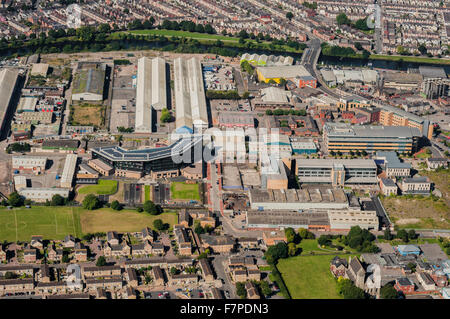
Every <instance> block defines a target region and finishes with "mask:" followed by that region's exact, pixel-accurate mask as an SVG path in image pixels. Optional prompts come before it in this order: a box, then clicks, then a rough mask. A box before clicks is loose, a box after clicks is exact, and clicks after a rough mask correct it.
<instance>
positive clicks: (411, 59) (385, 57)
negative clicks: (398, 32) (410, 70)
mask: <svg viewBox="0 0 450 319" xmlns="http://www.w3.org/2000/svg"><path fill="white" fill-rule="evenodd" d="M370 59H371V60H388V61H400V60H402V61H404V62H415V63H431V64H450V60H449V59H438V58H427V57H415V56H398V55H394V56H392V55H381V54H371V55H370Z"/></svg>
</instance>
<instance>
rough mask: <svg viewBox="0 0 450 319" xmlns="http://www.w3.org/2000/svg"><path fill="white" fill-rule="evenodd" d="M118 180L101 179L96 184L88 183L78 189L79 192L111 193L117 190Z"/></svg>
mask: <svg viewBox="0 0 450 319" xmlns="http://www.w3.org/2000/svg"><path fill="white" fill-rule="evenodd" d="M117 184H118V182H117V181H113V180H107V179H100V180H99V181H98V184H96V185H87V186H83V187H80V188H79V189H78V194H97V195H111V194H114V193H115V192H116V191H117Z"/></svg>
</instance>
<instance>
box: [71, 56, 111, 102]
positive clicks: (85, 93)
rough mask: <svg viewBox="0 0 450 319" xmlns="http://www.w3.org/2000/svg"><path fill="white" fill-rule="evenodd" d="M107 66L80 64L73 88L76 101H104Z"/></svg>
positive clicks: (73, 96)
mask: <svg viewBox="0 0 450 319" xmlns="http://www.w3.org/2000/svg"><path fill="white" fill-rule="evenodd" d="M105 75H106V64H105V63H101V62H79V63H78V67H77V70H76V72H75V76H74V79H73V86H72V100H74V101H103V88H104V86H105Z"/></svg>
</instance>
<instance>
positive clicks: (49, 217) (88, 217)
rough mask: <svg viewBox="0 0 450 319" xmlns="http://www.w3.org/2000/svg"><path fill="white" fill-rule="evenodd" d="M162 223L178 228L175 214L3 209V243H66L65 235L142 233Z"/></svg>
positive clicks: (0, 210) (0, 222) (0, 228)
mask: <svg viewBox="0 0 450 319" xmlns="http://www.w3.org/2000/svg"><path fill="white" fill-rule="evenodd" d="M155 219H161V220H162V221H163V222H164V223H168V224H170V226H173V224H176V223H177V222H178V216H177V214H176V213H164V214H161V215H157V216H152V215H149V214H146V213H138V212H137V211H134V210H122V211H114V210H112V209H109V208H103V209H98V210H93V211H88V210H85V209H83V208H81V207H48V206H35V207H32V208H14V209H12V210H8V209H6V208H0V242H2V241H4V240H6V241H30V239H31V236H33V235H42V236H43V237H44V239H49V240H51V239H55V240H57V239H64V237H65V236H66V235H69V234H70V235H74V236H76V237H78V238H81V237H82V236H83V235H84V234H87V233H96V232H106V231H109V230H116V231H118V232H133V231H140V230H142V228H143V227H145V226H149V227H150V228H153V221H154V220H155Z"/></svg>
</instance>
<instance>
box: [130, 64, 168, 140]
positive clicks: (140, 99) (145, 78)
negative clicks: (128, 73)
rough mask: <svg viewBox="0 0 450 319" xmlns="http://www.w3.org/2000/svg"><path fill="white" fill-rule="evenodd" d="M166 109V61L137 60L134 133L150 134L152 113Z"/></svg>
mask: <svg viewBox="0 0 450 319" xmlns="http://www.w3.org/2000/svg"><path fill="white" fill-rule="evenodd" d="M166 107H167V80H166V61H165V60H164V59H162V58H159V57H157V58H154V59H149V58H147V57H142V58H140V59H139V60H138V69H137V85H136V121H135V131H136V132H138V133H151V132H152V126H153V121H152V119H153V117H152V112H153V109H155V110H162V109H164V108H166Z"/></svg>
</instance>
